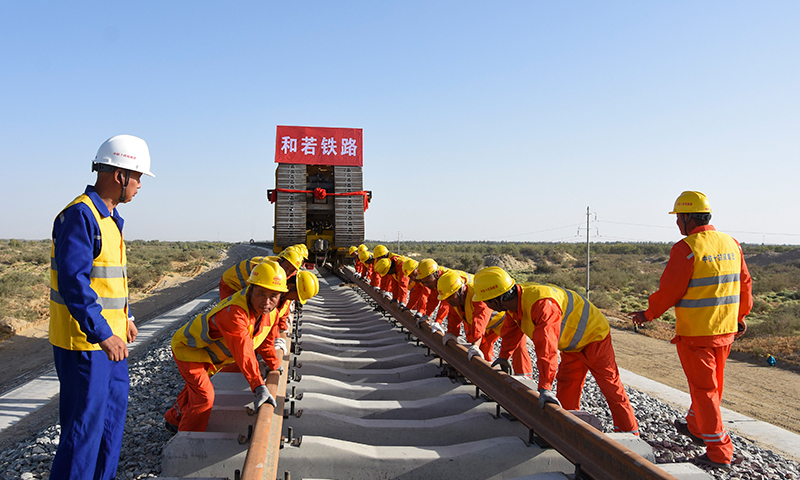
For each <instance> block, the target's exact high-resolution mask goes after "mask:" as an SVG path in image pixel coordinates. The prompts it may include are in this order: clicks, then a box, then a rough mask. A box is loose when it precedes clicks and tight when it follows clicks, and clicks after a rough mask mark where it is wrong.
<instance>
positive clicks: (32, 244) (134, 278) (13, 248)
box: [0, 240, 231, 339]
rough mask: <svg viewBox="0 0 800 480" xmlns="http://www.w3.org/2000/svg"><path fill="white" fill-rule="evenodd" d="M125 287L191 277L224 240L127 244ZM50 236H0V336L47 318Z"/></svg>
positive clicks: (136, 292)
mask: <svg viewBox="0 0 800 480" xmlns="http://www.w3.org/2000/svg"><path fill="white" fill-rule="evenodd" d="M126 245H127V256H128V286H129V288H130V292H131V296H132V297H135V296H141V295H143V294H146V293H147V292H148V291H149V290H150V289H152V288H153V287H154V286H155V285H156V284H157V283H158V282H159V281H160V280H161V279H162V278H164V277H165V276H169V275H181V276H194V275H196V274H197V273H199V272H200V270H201V268H202V267H203V266H204V265H207V264H209V263H211V262H215V261H217V260H219V258H220V256H221V255H222V254H223V253H224V251H225V250H227V249H228V248H229V247H230V246H231V244H230V243H224V242H160V241H157V240H154V241H142V240H133V241H129V242H126ZM49 299H50V240H39V241H28V240H0V339H3V338H6V337H8V336H9V335H12V334H13V333H14V332H15V331H19V330H22V329H24V328H26V327H27V326H30V325H33V324H36V323H39V322H44V321H47V319H48V315H49V306H50V302H49Z"/></svg>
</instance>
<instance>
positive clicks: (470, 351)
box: [467, 345, 486, 360]
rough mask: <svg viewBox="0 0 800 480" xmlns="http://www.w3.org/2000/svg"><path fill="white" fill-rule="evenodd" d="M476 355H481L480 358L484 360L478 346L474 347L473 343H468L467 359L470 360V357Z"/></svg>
mask: <svg viewBox="0 0 800 480" xmlns="http://www.w3.org/2000/svg"><path fill="white" fill-rule="evenodd" d="M476 355H477V356H479V357H481V359H482V360H486V357H484V356H483V352H481V349H480V348H479V347H476V346H475V345H470V346H469V349H467V360H472V357H474V356H476Z"/></svg>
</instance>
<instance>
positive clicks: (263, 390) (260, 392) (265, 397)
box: [253, 385, 278, 411]
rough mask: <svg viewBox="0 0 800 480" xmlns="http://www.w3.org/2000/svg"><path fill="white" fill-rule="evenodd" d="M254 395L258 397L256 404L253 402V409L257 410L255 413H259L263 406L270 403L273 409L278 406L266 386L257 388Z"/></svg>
mask: <svg viewBox="0 0 800 480" xmlns="http://www.w3.org/2000/svg"><path fill="white" fill-rule="evenodd" d="M253 393H254V394H255V396H256V400H255V402H253V408H254V409H255V411H258V409H259V407H261V405H264V404H265V403H269V404H270V405H272V406H273V407H277V406H278V402H276V401H275V399H274V398H273V397H272V394H271V393H269V390H267V386H266V385H259V386H257V387H256V389H255V390H254V391H253Z"/></svg>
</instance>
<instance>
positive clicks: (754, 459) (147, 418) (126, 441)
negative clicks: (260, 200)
mask: <svg viewBox="0 0 800 480" xmlns="http://www.w3.org/2000/svg"><path fill="white" fill-rule="evenodd" d="M211 308H212V306H208V307H206V310H210V309H211ZM186 320H188V318H187V319H185V320H184V321H186ZM171 337H172V333H171V332H170V333H165V334H163V335H161V336H160V337H158V338H157V339H155V340H154V341H152V342H151V343H150V344H149V345H148V346H147V347H146V350H145V351H144V352H143V353H142V354H139V352H137V354H136V357H135V358H134V359H133V360H131V361H130V363H129V370H130V377H131V389H130V397H129V403H128V415H127V421H126V424H125V434H124V438H123V446H124V448H123V451H122V452H121V455H120V463H119V469H118V470H117V478H119V479H126V480H130V479H140V478H150V477H155V476H158V475H159V473H160V471H161V452H162V449H163V447H164V445H165V444H166V442H167V441H168V440H169V439H170V438H171V437H172V435H171V434H170V433H169V432H167V431H166V430H165V429H164V416H163V415H164V412H165V411H167V409H168V408H169V407H170V406H171V404H172V402H173V401H174V400H175V398H176V396H177V395H178V393H179V392H180V389H181V388H182V387H183V380H182V379H181V376H180V374H179V373H178V370H177V368H176V366H175V362H174V361H173V359H172V354H171V351H170V339H171ZM531 348H532V347H531ZM531 354H532V355H533V351H532V350H531ZM534 358H535V357H534ZM626 391H627V392H628V396H629V397H630V399H631V403H632V405H633V408H634V411H635V412H636V417H637V419H638V420H639V428H640V432H641V437H642V439H644V440H645V441H646V442H647V443H649V444H650V445H651V446H653V448H654V450H655V455H656V462H657V463H673V462H689V461H691V459H693V458H694V457H696V456H698V455H701V454H702V453H703V452H704V451H705V449H704V448H702V447H698V446H695V445H694V444H693V443H691V441H690V440H689V439H688V438H686V437H683V436H682V435H680V434H678V433H677V431H676V430H675V427H674V426H673V424H672V422H673V421H674V420H675V419H678V418H683V417H684V416H685V412H680V411H678V410H676V409H674V408H673V407H671V406H669V405H667V404H664V403H662V402H660V401H659V400H657V399H655V398H653V397H651V396H650V395H648V394H645V393H642V392H639V391H637V390H634V389H631V388H626ZM581 409H582V410H585V411H587V412H589V413H591V414H593V415H595V416H596V417H597V418H598V419H599V420H600V422H601V423H602V425H603V430H604V431H605V432H612V431H613V424H612V422H611V414H610V412H609V410H608V407H607V405H606V402H605V397H603V395H602V393H600V390H599V388H598V387H597V383H595V381H594V379H593V378H592V376H591V374H590V375H589V376H588V377H587V379H586V386H585V388H584V394H583V398H582V402H581ZM59 434H60V427H59V426H58V425H54V426H50V427H48V428H46V429H43V430H41V431H39V432H35V433H32V434H31V435H30V437H29V438H28V439H27V440H25V441H23V442H21V443H20V444H19V445H17V446H15V447H13V448H7V449H6V451H4V452H3V455H2V458H0V475H2V477H1V478H2V479H9V480H16V479H22V480H34V479H42V478H47V477H48V476H49V472H50V465H51V464H52V461H53V456H54V455H55V452H56V448H57V447H58V440H59ZM730 435H731V438H732V439H733V443H734V449H735V452H734V456H735V458H734V465H733V468H732V470H731V471H728V472H726V471H722V470H717V469H712V468H707V467H701V468H704V470H706V471H707V472H708V473H709V474H711V475H712V476H713V477H714V478H716V479H752V480H766V479H780V480H800V465H798V463H797V462H794V461H792V460H789V459H786V458H785V457H782V456H780V455H779V454H777V453H775V452H772V451H771V450H766V449H764V448H761V447H759V446H758V445H756V444H754V443H753V442H751V441H750V440H748V439H746V438H743V437H740V436H738V435H735V434H732V433H731V434H730Z"/></svg>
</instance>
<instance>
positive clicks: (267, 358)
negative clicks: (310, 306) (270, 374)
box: [256, 270, 319, 373]
mask: <svg viewBox="0 0 800 480" xmlns="http://www.w3.org/2000/svg"><path fill="white" fill-rule="evenodd" d="M286 286H287V289H288V291H287V292H286V293H283V294H281V299H280V301H279V302H278V308H277V312H278V313H277V317H278V319H277V321H276V322H275V325H273V327H272V329H271V330H270V332H269V334H268V335H267V338H266V339H264V342H263V343H262V344H261V345H259V346H258V347H257V348H256V353H258V355H259V356H260V357H261V358H262V359H264V362H266V364H267V368H268V369H269V370H279V369H280V367H281V361H282V357H283V356H284V355H285V354H286V353H287V347H286V341H285V340H284V338H283V337H282V336H281V335H282V334H283V333H286V332H287V331H288V330H289V313H291V306H292V302H294V301H295V300H297V301H299V302H300V303H301V304H302V305H305V304H306V302H307V301H308V300H309V299H311V298H313V297H314V296H316V295H317V294H318V293H319V279H318V278H317V276H316V275H315V274H314V273H312V272H309V271H308V270H301V271H299V272H298V273H297V275H296V276H294V277H292V278H290V279H288V280H287V282H286ZM277 349H281V350H283V355H280V356H278V354H277ZM281 373H283V372H281Z"/></svg>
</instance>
